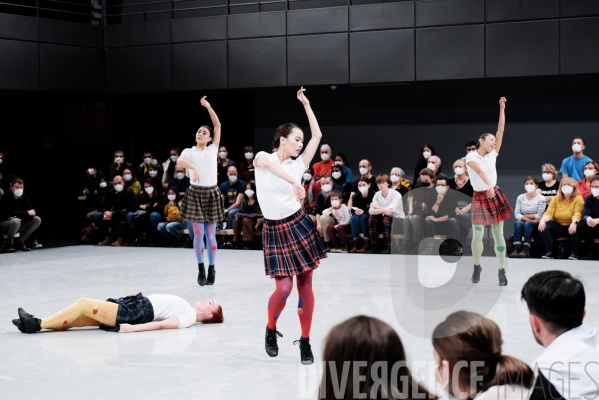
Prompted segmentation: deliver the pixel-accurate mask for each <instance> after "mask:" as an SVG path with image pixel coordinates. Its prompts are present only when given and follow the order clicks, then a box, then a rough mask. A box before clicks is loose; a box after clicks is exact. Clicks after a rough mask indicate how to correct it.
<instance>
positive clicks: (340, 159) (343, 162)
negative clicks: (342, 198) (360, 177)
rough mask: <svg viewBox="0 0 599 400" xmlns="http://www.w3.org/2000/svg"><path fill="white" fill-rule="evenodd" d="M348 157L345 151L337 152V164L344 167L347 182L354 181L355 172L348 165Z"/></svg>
mask: <svg viewBox="0 0 599 400" xmlns="http://www.w3.org/2000/svg"><path fill="white" fill-rule="evenodd" d="M348 164H349V163H348V162H347V157H346V156H345V154H343V153H337V155H336V156H335V165H338V166H340V167H341V168H343V174H344V175H345V182H347V183H350V184H351V183H352V182H353V181H354V173H353V172H352V170H351V168H350V167H349V166H348Z"/></svg>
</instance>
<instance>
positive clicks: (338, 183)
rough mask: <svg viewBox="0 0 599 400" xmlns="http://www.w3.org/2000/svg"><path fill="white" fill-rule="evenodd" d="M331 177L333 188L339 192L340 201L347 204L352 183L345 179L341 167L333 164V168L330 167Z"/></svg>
mask: <svg viewBox="0 0 599 400" xmlns="http://www.w3.org/2000/svg"><path fill="white" fill-rule="evenodd" d="M331 178H333V190H336V191H338V192H339V193H341V202H342V203H344V204H347V202H348V200H349V196H350V194H351V186H352V185H351V183H348V182H347V180H346V179H345V174H344V172H343V167H340V166H339V165H333V168H331Z"/></svg>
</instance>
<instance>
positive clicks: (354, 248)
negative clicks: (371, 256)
mask: <svg viewBox="0 0 599 400" xmlns="http://www.w3.org/2000/svg"><path fill="white" fill-rule="evenodd" d="M356 251H358V241H357V240H354V244H353V245H352V247H351V250H350V251H349V252H350V253H355V252H356Z"/></svg>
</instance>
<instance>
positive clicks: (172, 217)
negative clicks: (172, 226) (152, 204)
mask: <svg viewBox="0 0 599 400" xmlns="http://www.w3.org/2000/svg"><path fill="white" fill-rule="evenodd" d="M164 215H166V222H175V221H176V220H178V219H179V207H177V206H169V205H168V204H167V205H165V206H164Z"/></svg>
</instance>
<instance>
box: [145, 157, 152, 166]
mask: <svg viewBox="0 0 599 400" xmlns="http://www.w3.org/2000/svg"><path fill="white" fill-rule="evenodd" d="M144 162H145V163H146V164H148V165H149V164H150V163H151V162H152V157H146V158H144Z"/></svg>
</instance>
